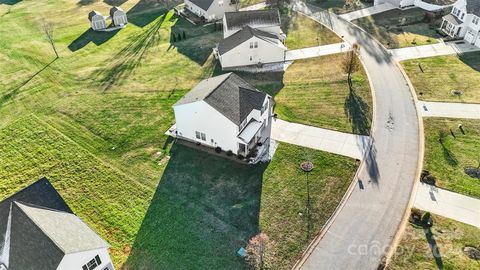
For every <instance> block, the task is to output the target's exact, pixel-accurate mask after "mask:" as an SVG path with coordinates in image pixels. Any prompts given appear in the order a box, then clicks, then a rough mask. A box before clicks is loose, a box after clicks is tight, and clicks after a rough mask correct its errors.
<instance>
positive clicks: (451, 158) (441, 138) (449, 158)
mask: <svg viewBox="0 0 480 270" xmlns="http://www.w3.org/2000/svg"><path fill="white" fill-rule="evenodd" d="M447 136H448V135H447V132H446V131H445V130H440V131H439V132H438V142H439V143H440V145H441V146H442V152H443V157H444V159H445V161H446V162H447V163H448V165H450V166H452V167H456V166H457V165H458V159H457V157H456V156H455V154H454V153H453V152H452V151H450V149H448V147H447V146H446V145H445V140H446V139H447Z"/></svg>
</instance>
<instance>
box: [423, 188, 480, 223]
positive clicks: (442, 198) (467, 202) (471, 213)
mask: <svg viewBox="0 0 480 270" xmlns="http://www.w3.org/2000/svg"><path fill="white" fill-rule="evenodd" d="M414 207H416V208H419V209H422V210H425V211H429V212H432V213H434V214H437V215H440V216H444V217H447V218H451V219H454V220H456V221H460V222H463V223H466V224H470V225H473V226H475V227H477V228H480V200H479V199H475V198H471V197H468V196H465V195H461V194H458V193H454V192H451V191H448V190H444V189H440V188H437V187H435V186H431V185H427V184H424V183H420V185H418V188H417V194H416V196H415V203H414Z"/></svg>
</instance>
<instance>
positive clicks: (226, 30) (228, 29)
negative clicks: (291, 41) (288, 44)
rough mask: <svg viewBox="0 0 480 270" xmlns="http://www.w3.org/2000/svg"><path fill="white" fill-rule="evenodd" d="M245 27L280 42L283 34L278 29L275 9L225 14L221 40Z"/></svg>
mask: <svg viewBox="0 0 480 270" xmlns="http://www.w3.org/2000/svg"><path fill="white" fill-rule="evenodd" d="M246 26H250V27H251V28H254V29H257V30H260V31H263V32H267V33H270V34H273V35H276V36H277V37H278V39H280V40H281V41H282V42H283V41H285V38H286V36H285V34H284V33H283V31H282V29H281V28H280V26H281V22H280V13H279V11H278V10H277V9H268V10H249V11H239V12H226V13H225V16H224V17H223V38H227V37H229V36H231V35H233V34H235V33H236V32H238V31H240V30H242V29H243V28H245V27H246Z"/></svg>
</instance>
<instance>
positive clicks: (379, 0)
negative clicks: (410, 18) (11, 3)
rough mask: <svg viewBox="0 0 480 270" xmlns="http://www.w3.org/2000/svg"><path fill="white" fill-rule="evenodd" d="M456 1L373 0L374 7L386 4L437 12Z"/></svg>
mask: <svg viewBox="0 0 480 270" xmlns="http://www.w3.org/2000/svg"><path fill="white" fill-rule="evenodd" d="M455 2H456V0H375V1H374V5H379V4H384V3H388V4H391V5H393V6H396V7H399V8H407V7H419V8H421V9H424V10H427V11H437V10H440V9H443V8H446V7H449V6H452V5H453V4H454V3H455Z"/></svg>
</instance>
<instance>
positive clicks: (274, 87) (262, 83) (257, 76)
mask: <svg viewBox="0 0 480 270" xmlns="http://www.w3.org/2000/svg"><path fill="white" fill-rule="evenodd" d="M235 73H237V74H238V75H239V76H240V77H242V78H243V79H244V80H246V81H247V82H248V83H249V84H251V85H253V86H255V88H257V89H258V90H260V91H263V92H265V93H267V94H269V95H270V96H272V97H274V98H275V96H276V95H277V94H278V93H279V92H280V90H282V89H283V87H284V86H285V84H284V83H283V78H284V76H285V71H278V72H260V73H248V72H235Z"/></svg>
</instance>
